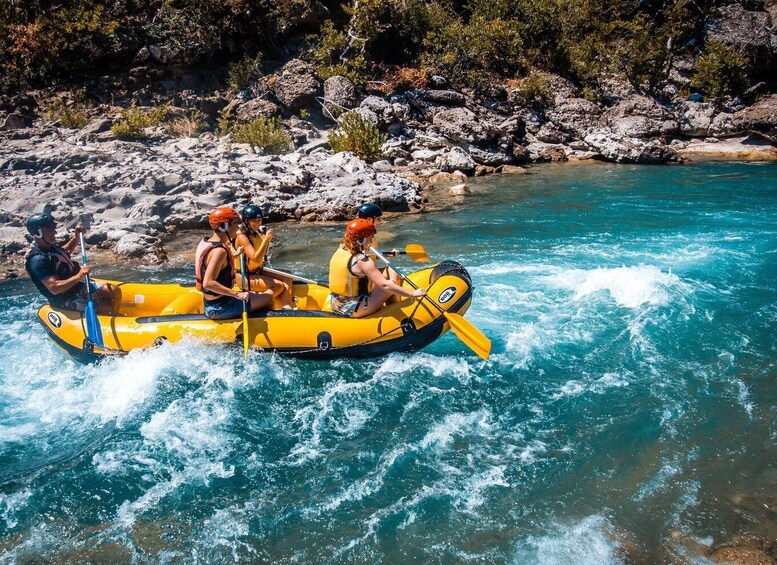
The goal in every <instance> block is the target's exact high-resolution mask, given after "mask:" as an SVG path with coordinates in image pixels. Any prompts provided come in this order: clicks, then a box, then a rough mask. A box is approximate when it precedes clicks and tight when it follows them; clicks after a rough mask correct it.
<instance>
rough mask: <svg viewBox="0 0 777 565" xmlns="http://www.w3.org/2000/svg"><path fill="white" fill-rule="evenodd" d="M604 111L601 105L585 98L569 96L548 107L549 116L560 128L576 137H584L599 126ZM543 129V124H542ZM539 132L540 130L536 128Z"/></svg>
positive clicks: (547, 113) (547, 114)
mask: <svg viewBox="0 0 777 565" xmlns="http://www.w3.org/2000/svg"><path fill="white" fill-rule="evenodd" d="M601 114H602V111H601V110H600V109H599V106H597V105H596V104H594V103H593V102H591V101H589V100H586V99H585V98H567V99H565V100H561V101H559V102H558V103H557V104H556V105H555V107H553V108H550V109H548V111H547V112H546V116H547V118H548V119H549V120H550V121H551V122H553V124H555V125H556V126H557V127H558V128H559V129H560V130H562V131H565V132H568V133H570V134H572V135H573V136H575V137H584V136H585V134H586V133H588V132H589V131H591V130H593V129H595V128H596V127H597V126H598V123H599V118H600V117H601ZM540 129H542V126H540ZM536 131H537V133H539V130H536ZM537 133H535V135H537Z"/></svg>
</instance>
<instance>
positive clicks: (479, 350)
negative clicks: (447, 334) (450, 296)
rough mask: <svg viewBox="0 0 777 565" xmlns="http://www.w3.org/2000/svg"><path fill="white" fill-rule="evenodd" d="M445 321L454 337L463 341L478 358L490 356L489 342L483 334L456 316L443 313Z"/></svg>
mask: <svg viewBox="0 0 777 565" xmlns="http://www.w3.org/2000/svg"><path fill="white" fill-rule="evenodd" d="M445 319H446V320H448V323H449V324H450V325H451V329H452V330H453V333H454V334H456V337H458V338H459V339H460V340H461V341H463V342H464V344H465V345H466V346H467V347H469V348H470V349H471V350H472V351H474V352H475V353H476V354H477V355H478V357H480V358H481V359H488V356H489V355H490V354H491V340H490V339H488V338H487V337H486V336H485V335H483V332H481V331H480V330H479V329H477V328H476V327H475V326H473V325H472V324H470V323H469V322H468V321H467V320H465V319H464V318H463V317H461V316H459V315H458V314H452V313H450V312H445Z"/></svg>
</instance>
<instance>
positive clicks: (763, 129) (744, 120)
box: [733, 94, 777, 143]
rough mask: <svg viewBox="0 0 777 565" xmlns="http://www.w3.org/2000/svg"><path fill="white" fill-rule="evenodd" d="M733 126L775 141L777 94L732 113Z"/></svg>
mask: <svg viewBox="0 0 777 565" xmlns="http://www.w3.org/2000/svg"><path fill="white" fill-rule="evenodd" d="M733 122H734V123H733V127H734V128H736V129H737V130H738V131H753V132H757V133H759V134H760V135H763V136H764V137H766V138H767V139H768V140H770V141H771V142H772V143H777V94H772V95H771V96H768V97H766V98H762V99H761V100H759V101H758V102H756V103H755V104H753V105H752V106H750V107H748V108H744V109H743V110H740V111H738V112H736V113H735V114H734V119H733Z"/></svg>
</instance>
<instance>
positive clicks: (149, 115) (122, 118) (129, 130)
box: [111, 103, 170, 139]
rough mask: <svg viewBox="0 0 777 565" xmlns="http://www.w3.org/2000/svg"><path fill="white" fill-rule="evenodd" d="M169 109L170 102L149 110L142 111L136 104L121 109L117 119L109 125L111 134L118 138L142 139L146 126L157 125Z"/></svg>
mask: <svg viewBox="0 0 777 565" xmlns="http://www.w3.org/2000/svg"><path fill="white" fill-rule="evenodd" d="M169 111H170V104H169V103H167V104H163V105H162V106H159V107H158V108H155V109H153V110H151V111H150V112H144V111H143V110H141V109H140V108H138V107H137V106H131V107H130V108H128V109H127V110H123V111H122V112H121V114H120V115H119V119H118V120H116V122H115V123H114V124H113V125H112V126H111V131H112V132H113V135H115V136H116V137H118V138H119V139H143V138H145V137H146V132H145V129H146V128H147V127H151V126H155V125H159V124H160V123H162V122H163V121H164V120H165V119H166V118H167V114H168V113H169Z"/></svg>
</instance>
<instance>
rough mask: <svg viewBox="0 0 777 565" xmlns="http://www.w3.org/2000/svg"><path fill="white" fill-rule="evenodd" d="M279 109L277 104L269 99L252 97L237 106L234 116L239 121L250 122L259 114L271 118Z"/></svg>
mask: <svg viewBox="0 0 777 565" xmlns="http://www.w3.org/2000/svg"><path fill="white" fill-rule="evenodd" d="M278 111H279V108H278V105H277V104H274V103H273V102H270V101H269V100H261V99H256V98H255V99H253V100H249V101H248V102H244V103H242V104H239V105H238V106H237V110H236V111H235V117H236V118H237V120H238V121H240V122H252V121H254V120H255V119H257V118H258V117H260V116H263V117H265V118H272V117H273V116H275V115H276V114H277V113H278Z"/></svg>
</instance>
